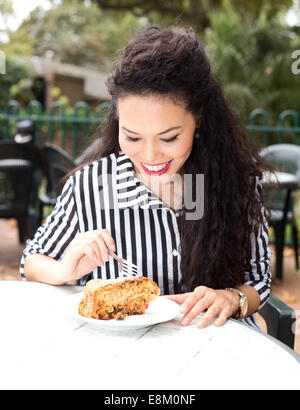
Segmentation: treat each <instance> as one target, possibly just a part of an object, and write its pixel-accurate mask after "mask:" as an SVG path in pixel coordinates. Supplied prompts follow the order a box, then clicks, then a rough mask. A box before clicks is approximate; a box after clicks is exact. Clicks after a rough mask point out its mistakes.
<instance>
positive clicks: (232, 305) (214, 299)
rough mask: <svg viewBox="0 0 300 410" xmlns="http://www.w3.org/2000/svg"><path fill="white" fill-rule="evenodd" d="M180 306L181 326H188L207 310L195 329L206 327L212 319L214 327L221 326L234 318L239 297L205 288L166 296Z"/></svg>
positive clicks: (223, 291)
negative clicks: (230, 318)
mask: <svg viewBox="0 0 300 410" xmlns="http://www.w3.org/2000/svg"><path fill="white" fill-rule="evenodd" d="M166 297H167V298H169V299H171V300H174V302H177V303H179V304H182V306H181V310H180V311H181V313H183V318H182V320H181V324H182V325H183V326H186V325H188V324H189V323H190V322H191V321H192V320H193V319H194V318H195V317H196V316H197V315H199V313H201V312H203V311H204V310H206V309H207V311H206V312H205V314H204V315H203V316H202V317H201V319H200V320H199V321H198V323H197V327H199V328H203V327H205V326H207V325H208V324H209V323H210V322H211V321H212V319H213V318H215V317H217V320H216V321H215V322H214V324H215V325H216V326H221V325H223V324H224V323H225V322H226V320H227V319H228V318H229V317H232V316H235V315H236V313H237V311H238V308H239V296H238V295H237V294H235V293H234V292H232V291H230V290H223V289H219V290H215V289H211V288H208V287H206V286H198V287H196V288H195V289H194V291H193V292H188V293H181V294H178V295H167V296H166Z"/></svg>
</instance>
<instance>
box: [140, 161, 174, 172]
mask: <svg viewBox="0 0 300 410" xmlns="http://www.w3.org/2000/svg"><path fill="white" fill-rule="evenodd" d="M169 162H170V161H169ZM169 162H166V163H165V164H162V165H154V166H153V167H151V166H150V165H146V164H144V163H143V165H144V167H145V168H147V169H148V170H149V171H160V170H161V169H163V168H165V167H166V165H168V163H169Z"/></svg>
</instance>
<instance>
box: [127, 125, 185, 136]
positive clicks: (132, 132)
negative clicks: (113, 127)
mask: <svg viewBox="0 0 300 410" xmlns="http://www.w3.org/2000/svg"><path fill="white" fill-rule="evenodd" d="M179 128H182V127H179V126H178V127H171V128H168V129H167V130H165V131H162V132H159V133H158V134H157V135H163V134H166V133H167V132H170V131H173V130H178V129H179ZM122 130H125V131H127V132H130V133H131V134H136V135H141V134H139V133H138V132H134V131H130V130H129V129H128V128H126V127H122Z"/></svg>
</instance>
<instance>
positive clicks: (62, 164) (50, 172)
mask: <svg viewBox="0 0 300 410" xmlns="http://www.w3.org/2000/svg"><path fill="white" fill-rule="evenodd" d="M42 157H43V159H44V162H45V166H46V178H47V182H46V189H45V192H44V193H42V194H40V195H39V199H40V223H41V222H42V219H43V214H44V207H45V206H51V207H52V206H54V205H55V202H56V199H57V197H58V196H59V195H60V193H61V190H62V186H61V184H60V180H61V179H62V178H63V177H64V176H65V175H66V174H67V173H68V172H69V171H70V170H71V169H73V168H75V163H74V161H73V159H72V157H71V156H70V155H69V154H68V153H67V152H66V151H65V150H63V149H62V148H60V147H58V146H56V145H54V144H50V143H46V144H45V145H44V147H43V149H42Z"/></svg>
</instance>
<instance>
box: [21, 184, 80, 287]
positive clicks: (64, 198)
mask: <svg viewBox="0 0 300 410" xmlns="http://www.w3.org/2000/svg"><path fill="white" fill-rule="evenodd" d="M78 230H79V224H78V216H77V211H76V204H75V200H74V194H73V177H70V178H69V179H68V180H67V182H66V184H65V186H64V188H63V190H62V193H61V195H60V196H59V197H58V198H57V201H56V204H55V207H54V210H53V212H52V214H51V215H49V216H48V217H47V219H46V221H45V223H44V225H42V226H40V227H39V229H38V230H37V231H36V233H35V235H34V238H33V239H31V240H28V241H27V242H26V248H25V249H24V251H23V254H22V257H21V262H20V274H21V277H22V279H24V280H26V277H25V275H24V263H25V261H26V259H27V258H28V256H30V255H33V254H35V253H40V254H42V255H47V256H50V257H51V258H53V259H56V260H60V259H62V257H63V255H64V253H65V251H66V249H67V247H68V245H69V244H70V242H71V241H72V240H73V239H74V237H75V235H76V234H77V232H78Z"/></svg>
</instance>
